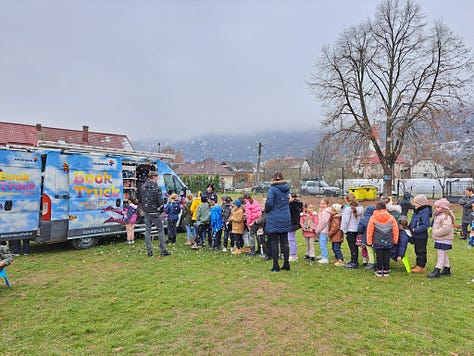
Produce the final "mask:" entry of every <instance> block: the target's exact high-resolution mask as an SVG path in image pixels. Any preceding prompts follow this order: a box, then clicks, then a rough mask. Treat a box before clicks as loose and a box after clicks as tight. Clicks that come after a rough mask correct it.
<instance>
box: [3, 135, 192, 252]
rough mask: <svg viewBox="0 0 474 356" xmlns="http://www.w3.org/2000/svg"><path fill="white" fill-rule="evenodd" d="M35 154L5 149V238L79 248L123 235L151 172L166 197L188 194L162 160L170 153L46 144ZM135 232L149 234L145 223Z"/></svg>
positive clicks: (40, 145) (138, 224) (138, 225)
mask: <svg viewBox="0 0 474 356" xmlns="http://www.w3.org/2000/svg"><path fill="white" fill-rule="evenodd" d="M38 146H39V147H38V148H37V149H34V150H32V151H26V150H21V149H19V147H18V148H12V147H9V148H0V240H3V241H5V240H14V239H31V240H32V241H35V242H38V243H54V242H62V241H67V240H70V241H71V243H72V245H73V247H74V248H76V249H84V248H89V247H93V246H95V245H96V244H97V242H98V240H99V239H100V238H101V237H104V236H107V235H117V234H124V233H125V228H124V225H123V224H122V220H123V214H124V213H123V209H124V206H125V205H126V202H127V200H128V199H129V198H138V192H139V189H140V187H141V185H142V184H143V183H144V182H145V181H146V179H147V176H148V172H149V171H150V170H153V171H157V172H158V173H159V180H158V184H159V185H160V187H161V189H162V192H163V199H164V202H166V198H167V197H168V196H169V195H170V194H172V193H177V194H179V193H181V192H183V191H184V192H186V187H185V185H184V183H183V182H182V181H181V180H180V179H179V177H178V176H177V175H176V173H175V172H174V171H173V170H172V169H171V168H170V167H169V166H168V165H166V163H164V162H163V161H162V160H161V159H162V158H164V157H168V156H170V157H172V156H171V155H166V154H158V153H150V152H140V151H130V152H129V151H120V150H113V149H105V148H97V149H94V148H93V147H90V146H83V145H68V144H55V143H49V144H48V143H47V142H42V143H41V144H39V145H38ZM135 231H136V232H143V231H144V224H141V223H140V220H139V221H138V223H137V224H136V228H135Z"/></svg>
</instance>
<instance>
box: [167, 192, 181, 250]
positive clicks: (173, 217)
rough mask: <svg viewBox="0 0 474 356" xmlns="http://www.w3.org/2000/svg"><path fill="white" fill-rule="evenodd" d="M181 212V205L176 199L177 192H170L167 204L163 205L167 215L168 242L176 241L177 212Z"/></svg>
mask: <svg viewBox="0 0 474 356" xmlns="http://www.w3.org/2000/svg"><path fill="white" fill-rule="evenodd" d="M180 212H181V207H180V205H179V201H178V194H176V193H173V194H171V196H170V198H169V201H168V204H166V207H165V213H166V214H167V215H168V218H167V219H168V241H166V242H168V243H172V244H174V243H175V242H176V232H177V227H176V224H177V223H178V220H179V213H180Z"/></svg>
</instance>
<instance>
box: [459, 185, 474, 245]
mask: <svg viewBox="0 0 474 356" xmlns="http://www.w3.org/2000/svg"><path fill="white" fill-rule="evenodd" d="M464 193H465V195H464V196H463V197H462V198H461V199H459V204H460V205H461V206H462V220H461V226H462V236H461V239H462V240H465V239H467V237H468V236H469V230H470V228H471V223H472V215H471V213H472V204H474V188H472V187H468V188H466V190H465V191H464Z"/></svg>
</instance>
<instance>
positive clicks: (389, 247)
mask: <svg viewBox="0 0 474 356" xmlns="http://www.w3.org/2000/svg"><path fill="white" fill-rule="evenodd" d="M209 196H210V194H209V191H208V192H207V194H206V193H205V194H200V193H198V196H196V197H194V196H193V195H192V194H189V195H188V196H187V199H186V202H185V203H184V205H183V218H184V219H185V223H186V231H187V241H186V245H189V246H192V248H193V249H199V248H202V247H203V246H205V245H206V244H207V245H208V246H209V248H210V249H212V250H221V249H222V251H224V252H226V251H228V248H229V247H230V251H231V252H232V253H233V254H242V253H246V254H248V255H255V254H256V253H261V254H262V255H263V256H264V259H269V256H271V251H270V243H269V242H268V240H267V239H266V235H265V231H264V228H265V214H264V213H262V210H261V207H260V204H259V203H258V201H257V200H254V199H252V197H251V196H250V194H245V195H244V196H243V197H242V198H239V199H236V200H232V198H231V197H228V196H226V197H223V198H222V202H221V204H218V203H217V202H216V201H217V196H216V195H215V193H214V196H213V198H214V199H216V200H214V199H210V200H209V199H208V197H209ZM294 201H296V202H297V203H299V204H296V205H295V206H297V207H299V206H301V208H296V209H291V204H292V202H294ZM405 203H406V202H405ZM405 205H406V204H405ZM405 208H406V206H403V209H402V206H400V205H398V204H393V203H392V201H391V198H389V197H387V196H381V197H380V200H379V201H378V202H377V203H376V205H374V206H372V205H370V206H367V207H366V208H365V209H364V208H363V207H362V206H361V205H360V204H359V202H358V201H357V200H356V199H355V197H354V195H353V194H348V195H347V196H346V204H345V206H342V205H341V204H339V203H333V204H331V203H330V201H329V199H327V198H322V199H321V200H320V202H319V209H318V211H317V212H316V211H315V207H314V206H313V205H312V204H304V205H303V204H302V203H301V202H299V201H298V200H297V199H296V194H293V195H292V198H291V199H290V211H291V214H292V232H294V231H296V230H297V229H299V228H301V230H302V235H303V237H304V242H305V255H304V259H305V260H309V261H316V260H317V261H318V263H320V264H327V263H330V259H329V251H328V248H327V246H328V243H329V242H330V244H331V247H332V252H333V255H334V258H333V260H332V261H331V262H332V263H333V264H334V265H335V266H338V267H343V266H345V267H346V268H358V267H359V251H361V254H362V262H363V264H364V265H365V266H366V267H365V268H366V269H367V270H371V271H374V272H375V275H376V276H378V277H382V276H389V274H390V271H391V269H390V260H391V259H392V260H393V261H397V262H402V263H403V264H404V265H405V267H407V271H409V272H413V273H425V272H426V262H427V257H426V256H427V251H426V246H427V240H428V228H430V227H431V228H432V237H433V240H434V241H435V248H436V249H437V250H438V262H437V264H436V267H435V269H434V270H433V272H432V273H430V274H428V277H430V278H437V277H440V276H449V275H450V274H451V266H450V262H449V259H448V257H447V251H448V250H449V249H451V248H452V240H453V238H454V223H455V218H454V214H453V213H452V211H451V209H450V204H449V202H448V201H447V200H446V199H444V198H442V199H440V200H438V201H436V202H435V204H434V208H435V212H434V219H433V220H432V221H431V217H432V215H433V213H432V207H431V206H430V205H429V203H428V199H427V198H426V197H425V196H424V195H417V196H415V197H414V198H413V200H412V201H408V208H407V209H405ZM298 209H299V210H298ZM408 209H413V211H414V212H413V215H412V218H411V221H410V223H409V222H408V219H407V216H406V215H401V214H402V211H403V210H404V211H403V213H404V214H406V212H407V211H408ZM295 214H298V216H297V221H298V222H299V226H298V227H294V226H293V225H294V224H293V222H294V221H295V219H294V218H295V216H294V215H295ZM222 237H223V239H222ZM292 238H293V237H292V234H291V232H290V233H289V240H290V242H289V245H290V262H291V261H293V262H294V261H296V260H297V259H298V255H297V247H296V243H295V244H294V246H293V247H292V241H291V239H292ZM344 239H346V241H347V244H348V246H349V250H350V261H348V262H347V263H346V262H345V261H344V256H343V253H342V248H341V246H342V243H343V241H344ZM315 243H319V249H320V255H319V256H316V252H315ZM409 243H412V244H413V245H414V249H415V254H416V264H415V265H413V266H410V265H409V262H408V257H407V256H406V251H407V246H408V244H409ZM229 245H230V246H229Z"/></svg>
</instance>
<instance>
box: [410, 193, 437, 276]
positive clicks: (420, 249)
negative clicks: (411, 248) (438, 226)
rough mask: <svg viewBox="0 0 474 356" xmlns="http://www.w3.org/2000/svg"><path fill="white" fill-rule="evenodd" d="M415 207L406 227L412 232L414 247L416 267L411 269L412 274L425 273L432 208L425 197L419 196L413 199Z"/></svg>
mask: <svg viewBox="0 0 474 356" xmlns="http://www.w3.org/2000/svg"><path fill="white" fill-rule="evenodd" d="M413 205H414V207H415V209H414V211H413V215H412V217H411V220H410V224H409V225H408V227H409V228H410V231H411V232H412V237H413V240H414V245H415V254H416V265H415V266H413V267H412V268H411V271H412V272H413V273H425V272H426V262H427V257H426V256H427V253H426V245H427V243H428V228H430V227H431V221H430V219H431V213H432V208H431V206H430V205H429V203H428V199H427V198H426V196H425V195H423V194H420V195H417V196H415V197H414V198H413Z"/></svg>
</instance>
